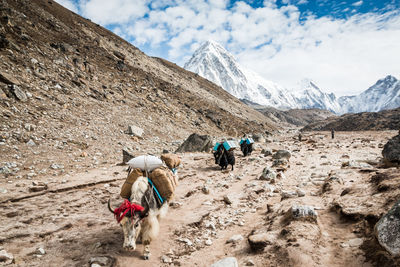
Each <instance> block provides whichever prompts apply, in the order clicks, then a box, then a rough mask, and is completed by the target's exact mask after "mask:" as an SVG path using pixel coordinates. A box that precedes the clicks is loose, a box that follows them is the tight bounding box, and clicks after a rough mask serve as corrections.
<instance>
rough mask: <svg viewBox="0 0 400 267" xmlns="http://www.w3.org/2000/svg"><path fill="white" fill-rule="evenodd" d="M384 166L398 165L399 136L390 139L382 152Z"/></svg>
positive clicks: (399, 162) (399, 154)
mask: <svg viewBox="0 0 400 267" xmlns="http://www.w3.org/2000/svg"><path fill="white" fill-rule="evenodd" d="M382 156H383V160H384V163H385V165H389V166H398V165H400V134H399V135H396V136H395V137H393V138H392V139H390V140H389V141H388V142H387V143H386V144H385V146H384V147H383V150H382Z"/></svg>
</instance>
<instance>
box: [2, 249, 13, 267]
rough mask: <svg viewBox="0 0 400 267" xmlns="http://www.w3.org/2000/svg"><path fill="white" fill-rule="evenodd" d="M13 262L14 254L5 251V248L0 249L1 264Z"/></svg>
mask: <svg viewBox="0 0 400 267" xmlns="http://www.w3.org/2000/svg"><path fill="white" fill-rule="evenodd" d="M13 262H14V256H13V254H11V253H7V251H5V250H4V249H0V264H5V265H9V264H11V263H13ZM2 266H3V265H2Z"/></svg>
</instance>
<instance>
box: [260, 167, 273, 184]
mask: <svg viewBox="0 0 400 267" xmlns="http://www.w3.org/2000/svg"><path fill="white" fill-rule="evenodd" d="M275 179H276V172H275V171H273V170H272V169H270V168H268V167H265V168H264V170H263V172H262V174H261V176H260V180H265V181H270V182H271V183H275Z"/></svg>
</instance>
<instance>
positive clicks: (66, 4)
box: [55, 0, 78, 13]
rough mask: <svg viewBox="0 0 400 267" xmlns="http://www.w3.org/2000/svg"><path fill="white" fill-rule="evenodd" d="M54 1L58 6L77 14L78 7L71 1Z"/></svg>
mask: <svg viewBox="0 0 400 267" xmlns="http://www.w3.org/2000/svg"><path fill="white" fill-rule="evenodd" d="M55 1H56V2H57V3H59V4H60V5H62V6H64V7H65V8H68V9H69V10H71V11H72V12H75V13H78V7H77V6H76V5H75V3H74V2H73V1H72V0H55Z"/></svg>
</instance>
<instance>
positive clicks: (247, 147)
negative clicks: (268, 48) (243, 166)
mask: <svg viewBox="0 0 400 267" xmlns="http://www.w3.org/2000/svg"><path fill="white" fill-rule="evenodd" d="M253 144H254V140H253V138H243V139H242V140H240V150H241V151H242V153H243V156H244V157H246V156H247V155H250V154H251V152H253Z"/></svg>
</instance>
